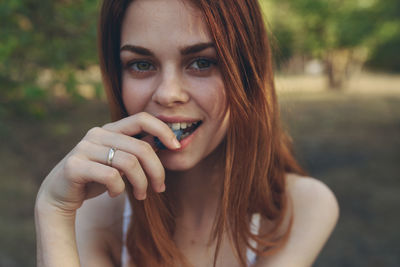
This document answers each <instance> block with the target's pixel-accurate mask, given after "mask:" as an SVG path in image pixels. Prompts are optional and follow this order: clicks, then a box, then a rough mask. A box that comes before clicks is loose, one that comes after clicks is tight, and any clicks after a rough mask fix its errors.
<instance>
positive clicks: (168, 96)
mask: <svg viewBox="0 0 400 267" xmlns="http://www.w3.org/2000/svg"><path fill="white" fill-rule="evenodd" d="M152 100H153V101H154V102H156V103H157V104H159V105H162V106H164V107H173V106H175V105H178V104H184V103H186V102H187V101H188V100H189V94H188V92H187V91H186V90H185V88H184V82H183V78H182V76H181V75H180V74H179V73H177V72H176V71H165V72H164V73H162V75H161V77H160V81H159V83H158V85H157V88H156V90H155V91H154V93H153V96H152Z"/></svg>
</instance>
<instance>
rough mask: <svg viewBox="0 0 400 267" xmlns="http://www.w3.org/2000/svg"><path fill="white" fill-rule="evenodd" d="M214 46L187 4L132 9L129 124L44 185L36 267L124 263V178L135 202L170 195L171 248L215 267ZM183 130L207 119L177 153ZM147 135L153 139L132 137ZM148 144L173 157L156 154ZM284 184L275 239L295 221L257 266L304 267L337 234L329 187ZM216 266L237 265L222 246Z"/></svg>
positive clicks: (89, 143) (217, 87)
mask: <svg viewBox="0 0 400 267" xmlns="http://www.w3.org/2000/svg"><path fill="white" fill-rule="evenodd" d="M171 29H174V30H173V31H171ZM210 43H212V41H211V37H210V34H209V32H208V30H207V27H206V25H205V23H204V21H203V18H202V16H201V14H200V13H199V12H198V11H197V10H195V9H193V8H192V7H191V6H190V5H188V4H184V3H182V1H178V0H175V1H174V0H137V1H134V2H133V3H132V4H131V5H130V6H129V7H128V10H127V13H126V17H125V18H124V21H123V25H122V31H121V55H120V56H121V61H122V66H123V73H122V83H123V88H122V89H123V90H122V91H123V94H122V96H123V102H124V105H125V107H126V109H127V111H128V113H129V115H130V116H129V117H127V118H124V119H122V120H120V121H117V122H114V123H109V124H106V125H104V126H103V127H96V128H93V129H91V130H90V131H89V132H88V133H87V134H86V135H85V137H84V138H83V139H82V140H81V141H80V142H79V143H78V144H77V146H76V147H75V148H74V149H73V150H72V151H71V152H70V153H68V155H66V157H65V158H64V159H63V160H62V161H61V162H60V163H58V164H57V166H56V167H55V168H54V169H53V170H52V171H51V172H50V174H49V175H48V176H47V177H46V178H45V180H44V182H43V184H42V186H41V188H40V190H39V193H38V196H37V200H36V206H35V219H36V232H37V237H38V238H37V247H38V266H80V264H82V265H83V266H100V267H110V266H119V265H120V263H121V262H120V255H121V246H122V244H121V241H122V232H121V231H122V213H123V206H124V201H125V193H124V189H125V185H124V183H123V181H122V175H125V176H126V178H127V179H128V181H129V182H130V184H131V185H132V186H133V191H134V195H135V197H136V198H137V199H139V200H141V199H144V198H145V197H146V190H147V188H148V187H151V189H152V190H154V191H156V192H162V191H164V190H165V188H166V187H167V188H168V190H171V191H172V192H174V196H175V197H176V203H177V205H178V208H179V211H180V212H179V214H180V215H179V216H178V218H177V221H176V223H177V231H176V234H175V236H174V239H175V242H176V244H177V246H178V247H179V248H180V249H181V250H182V251H183V252H184V254H185V255H186V256H187V258H188V259H189V260H190V261H191V262H192V263H194V264H195V266H210V262H211V261H212V256H213V251H214V248H215V244H211V246H208V245H207V241H208V237H209V233H210V230H211V226H212V223H213V219H214V214H215V212H216V209H217V205H218V196H219V193H220V190H221V188H220V187H219V186H218V183H217V182H218V181H220V180H221V179H222V177H223V164H222V162H221V158H222V154H221V153H222V150H221V142H222V141H223V139H224V137H225V134H226V129H227V126H228V117H229V110H227V108H226V100H225V93H224V92H225V88H224V85H223V82H222V77H221V73H220V70H219V67H218V60H217V56H216V52H215V49H214V48H213V47H212V46H210V45H209V44H210ZM199 44H200V46H199ZM204 44H208V45H204ZM138 48H139V49H138ZM194 48H197V51H196V52H194V51H193V50H194ZM200 48H202V49H200ZM149 52H151V53H149ZM189 52H191V53H189ZM180 120H181V121H187V120H201V121H202V124H201V126H200V127H199V128H198V130H197V131H196V133H195V135H193V137H192V139H191V140H190V142H186V143H185V142H183V141H181V144H179V143H177V140H176V138H175V135H174V134H173V132H172V131H171V129H170V128H169V127H168V126H167V124H166V123H165V122H171V121H180ZM143 132H145V133H147V134H148V136H146V137H145V138H143V139H136V138H133V137H132V136H135V135H137V134H140V133H143ZM153 136H157V137H158V138H159V139H160V140H161V141H162V143H163V144H164V145H165V146H166V147H167V148H168V149H167V150H162V151H161V150H160V151H157V150H156V149H154V143H153V141H152V140H153V138H152V137H153ZM110 147H115V148H116V149H117V150H116V153H115V156H114V159H113V162H112V166H108V165H107V162H106V156H107V154H108V151H109V149H110ZM287 178H288V184H287V191H288V197H289V198H290V199H289V200H290V201H291V202H292V203H293V205H292V207H293V209H291V211H289V212H288V214H286V223H285V224H284V225H283V226H282V229H281V230H282V231H284V230H285V227H286V226H287V223H288V221H289V218H290V217H291V215H293V213H294V215H295V217H294V222H293V230H292V233H291V235H290V238H289V241H288V243H287V244H286V245H285V247H284V248H283V249H282V250H281V251H280V252H279V253H277V254H275V255H274V256H273V257H268V258H260V259H259V261H258V262H257V264H256V266H289V267H290V266H310V265H311V264H312V262H313V261H314V260H315V258H316V256H317V255H318V253H319V251H320V250H321V248H322V246H323V244H324V243H325V242H326V240H327V238H328V237H329V235H330V233H331V231H332V229H333V227H334V225H335V224H336V220H337V217H338V206H337V202H336V199H335V197H334V195H333V194H332V192H331V191H330V190H329V188H327V187H326V186H325V185H324V184H322V183H321V182H319V181H317V180H315V179H312V178H303V177H298V176H296V175H288V176H287ZM310 192H312V194H310ZM310 196H312V197H310ZM316 198H317V199H318V201H315V199H316ZM104 214H108V215H110V216H104ZM54 225H57V227H52V226H54ZM261 227H262V229H263V230H268V229H269V227H271V223H270V222H268V221H266V220H262V222H261ZM78 251H79V255H78ZM132 266H133V265H132ZM218 266H230V267H234V266H238V263H237V262H236V259H235V256H234V252H233V250H232V248H231V247H230V245H229V242H228V241H227V239H225V240H224V242H223V244H222V247H221V253H220V256H219V258H218Z"/></svg>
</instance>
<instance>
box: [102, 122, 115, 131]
mask: <svg viewBox="0 0 400 267" xmlns="http://www.w3.org/2000/svg"><path fill="white" fill-rule="evenodd" d="M112 125H113V123H112V122H109V123H106V124H104V125H103V127H101V128H103V129H106V130H107V129H110V128H111V127H112Z"/></svg>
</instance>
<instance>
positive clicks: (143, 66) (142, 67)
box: [131, 61, 154, 72]
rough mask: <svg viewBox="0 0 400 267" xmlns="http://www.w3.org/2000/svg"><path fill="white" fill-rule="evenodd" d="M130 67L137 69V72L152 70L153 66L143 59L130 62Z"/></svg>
mask: <svg viewBox="0 0 400 267" xmlns="http://www.w3.org/2000/svg"><path fill="white" fill-rule="evenodd" d="M131 68H132V69H133V70H134V71H139V72H140V71H149V70H154V66H153V65H152V64H151V63H149V62H145V61H139V62H134V63H132V65H131Z"/></svg>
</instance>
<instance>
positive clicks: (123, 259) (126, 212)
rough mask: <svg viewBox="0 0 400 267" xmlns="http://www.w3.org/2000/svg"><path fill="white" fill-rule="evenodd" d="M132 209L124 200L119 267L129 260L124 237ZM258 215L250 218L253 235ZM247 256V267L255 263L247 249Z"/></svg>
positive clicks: (257, 227) (250, 251)
mask: <svg viewBox="0 0 400 267" xmlns="http://www.w3.org/2000/svg"><path fill="white" fill-rule="evenodd" d="M131 215H132V208H131V204H130V202H129V200H128V198H125V208H124V215H123V216H124V217H123V223H122V236H123V245H122V254H121V266H122V267H126V266H128V265H127V264H128V262H129V260H130V258H129V253H128V249H127V247H126V235H127V232H128V227H129V223H130V220H131ZM260 218H261V217H260V214H258V213H257V214H253V216H252V217H251V224H250V231H251V233H253V234H258V231H259V229H260ZM250 244H251V246H252V247H255V246H256V242H255V241H254V240H250ZM246 256H247V264H248V266H252V265H253V264H254V263H255V262H256V256H257V255H256V254H255V253H254V252H253V251H252V250H251V249H249V248H247V251H246Z"/></svg>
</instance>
